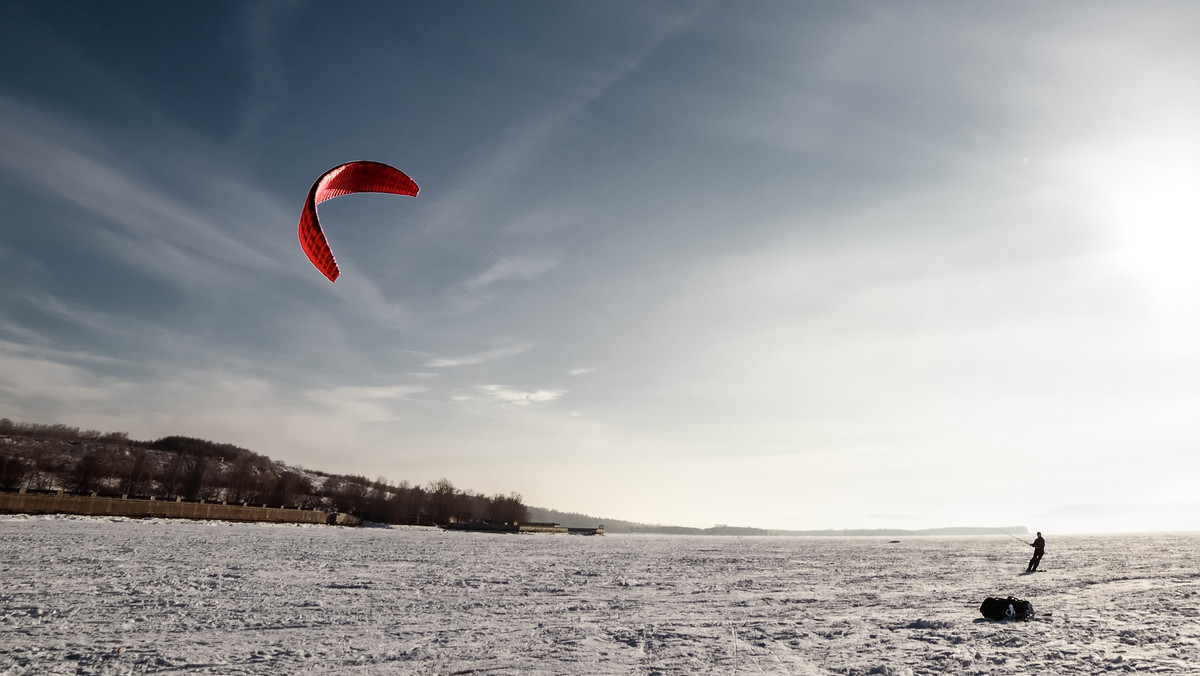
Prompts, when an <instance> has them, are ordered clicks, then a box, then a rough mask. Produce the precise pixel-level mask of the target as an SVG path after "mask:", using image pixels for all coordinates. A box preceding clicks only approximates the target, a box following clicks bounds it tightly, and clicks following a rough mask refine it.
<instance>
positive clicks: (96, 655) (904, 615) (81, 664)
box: [0, 516, 1200, 676]
mask: <svg viewBox="0 0 1200 676" xmlns="http://www.w3.org/2000/svg"><path fill="white" fill-rule="evenodd" d="M1047 539H1048V546H1047V553H1046V558H1045V559H1044V560H1043V561H1042V568H1043V572H1039V573H1037V574H1033V575H1020V574H1019V573H1020V572H1021V571H1022V570H1023V569H1024V566H1025V563H1026V561H1027V559H1028V557H1029V555H1030V551H1031V550H1030V548H1029V547H1026V546H1025V545H1023V544H1021V543H1019V542H1017V541H1016V540H1013V539H1012V538H1007V537H1003V536H1000V537H986V538H957V537H927V538H904V539H902V540H901V541H900V542H897V543H893V542H890V541H889V539H886V538H885V539H877V538H766V537H764V538H725V537H680V536H623V535H606V536H603V537H580V536H566V535H558V536H556V535H496V534H477V533H444V532H440V531H432V530H416V529H383V528H360V529H350V528H334V527H324V526H288V525H264V524H230V523H202V522H184V521H174V522H170V521H158V520H150V521H129V520H105V519H82V518H70V517H11V516H10V517H0V674H3V675H5V676H9V675H16V674H126V673H162V674H168V673H178V674H297V673H311V674H487V675H499V674H679V675H682V674H863V675H865V674H883V675H885V676H894V675H896V674H914V675H918V674H1106V673H1121V672H1138V673H1142V672H1147V673H1157V674H1195V673H1198V671H1200V565H1198V563H1197V554H1200V534H1196V533H1191V534H1179V535H1141V536H1136V535H1120V536H1102V537H1101V536H1063V537H1055V536H1054V534H1052V533H1047ZM1010 594H1011V595H1014V596H1018V597H1021V598H1025V599H1028V600H1030V601H1032V602H1033V604H1034V608H1035V610H1036V611H1037V612H1038V615H1037V616H1036V617H1035V618H1034V619H1033V620H1031V621H1029V622H1013V623H1009V622H991V621H987V620H984V619H982V617H981V615H980V614H979V610H978V609H979V604H980V602H981V601H982V600H983V598H984V597H986V596H1007V595H1010Z"/></svg>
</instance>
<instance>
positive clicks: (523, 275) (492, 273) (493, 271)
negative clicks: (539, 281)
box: [463, 258, 558, 291]
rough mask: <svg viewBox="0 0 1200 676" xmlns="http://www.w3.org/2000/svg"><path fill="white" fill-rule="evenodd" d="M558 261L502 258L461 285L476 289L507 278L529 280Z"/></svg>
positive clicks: (550, 268)
mask: <svg viewBox="0 0 1200 676" xmlns="http://www.w3.org/2000/svg"><path fill="white" fill-rule="evenodd" d="M557 265H558V263H557V262H555V261H550V260H522V259H519V258H518V259H507V258H506V259H504V260H502V261H497V262H496V263H495V264H494V265H492V267H490V268H488V269H487V270H485V271H484V272H482V273H480V274H479V275H476V276H475V277H472V278H471V279H468V280H467V281H465V282H463V287H465V288H466V289H469V290H471V291H478V290H479V289H482V288H484V287H486V286H490V285H492V284H495V283H496V282H501V281H504V280H507V279H521V280H530V279H536V278H537V277H540V276H541V275H543V274H544V273H546V272H547V271H548V270H552V269H553V268H554V267H555V266H557Z"/></svg>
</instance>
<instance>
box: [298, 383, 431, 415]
mask: <svg viewBox="0 0 1200 676" xmlns="http://www.w3.org/2000/svg"><path fill="white" fill-rule="evenodd" d="M426 390H427V388H425V387H423V386H419V385H389V386H378V387H363V386H346V387H334V388H329V389H323V390H310V391H308V392H306V393H305V395H304V396H305V397H306V398H308V399H309V401H312V402H313V403H315V404H317V405H319V406H320V407H321V408H322V410H323V411H324V412H325V413H328V414H330V415H333V416H336V417H339V418H343V419H349V420H356V421H360V422H382V421H387V420H394V419H396V418H398V417H400V414H399V413H398V411H397V410H396V409H395V408H393V406H391V405H394V404H396V403H397V402H398V401H399V400H401V399H404V398H405V397H408V396H411V395H414V394H420V393H421V392H425V391H426Z"/></svg>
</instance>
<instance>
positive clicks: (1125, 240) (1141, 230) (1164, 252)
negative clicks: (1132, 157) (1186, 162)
mask: <svg viewBox="0 0 1200 676" xmlns="http://www.w3.org/2000/svg"><path fill="white" fill-rule="evenodd" d="M1112 197H1113V207H1112V212H1111V213H1112V218H1113V226H1114V229H1115V235H1116V240H1117V241H1116V246H1117V248H1116V252H1115V253H1116V256H1117V261H1118V263H1119V264H1120V265H1121V266H1122V267H1123V268H1125V269H1127V270H1128V271H1129V273H1131V274H1133V275H1136V276H1137V277H1138V278H1139V279H1140V281H1141V282H1142V283H1143V284H1145V285H1146V287H1147V290H1148V291H1149V292H1150V293H1151V294H1152V295H1153V296H1154V299H1155V301H1156V302H1158V303H1162V304H1164V305H1166V306H1168V307H1169V308H1175V309H1182V308H1181V307H1180V306H1181V305H1183V306H1187V305H1190V304H1192V303H1193V302H1194V301H1195V300H1196V298H1197V291H1198V288H1197V287H1200V265H1198V264H1197V255H1198V254H1200V170H1198V169H1197V168H1196V167H1180V166H1174V167H1172V166H1166V165H1164V166H1156V167H1143V170H1142V171H1139V172H1136V173H1135V174H1132V175H1129V176H1127V177H1126V178H1125V180H1124V181H1123V182H1122V183H1121V184H1120V185H1118V186H1116V187H1115V191H1114V193H1113V195H1112Z"/></svg>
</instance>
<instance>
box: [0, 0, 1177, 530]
mask: <svg viewBox="0 0 1200 676" xmlns="http://www.w3.org/2000/svg"><path fill="white" fill-rule="evenodd" d="M1198 26H1200V5H1196V4H1194V3H1190V2H1182V1H1181V2H1150V3H1136V4H1129V3H1122V2H1086V3H1085V2H1064V3H1050V4H1047V3H1040V2H1019V1H1018V2H1005V3H967V4H963V3H956V2H949V1H947V2H907V3H871V2H844V3H825V2H802V1H795V2H793V1H787V2H772V1H766V0H764V1H761V2H753V3H740V2H739V3H732V2H665V1H664V2H655V3H645V2H640V1H636V2H635V1H620V0H617V1H609V2H604V3H562V2H550V1H544V2H543V1H538V0H533V1H529V2H521V3H485V2H459V1H455V0H447V1H442V2H390V1H389V2H383V1H378V2H376V1H371V0H364V1H361V2H355V3H346V4H342V5H337V6H336V7H333V8H331V6H329V5H327V4H319V3H316V2H302V1H298V2H287V1H283V0H279V1H271V2H221V1H210V0H204V1H203V2H201V1H192V0H180V1H178V2H170V3H162V2H150V1H145V2H142V1H127V2H120V3H103V4H100V3H89V2H64V1H61V0H44V1H42V0H39V1H38V2H21V1H19V2H8V3H3V6H2V7H0V62H3V63H4V64H5V65H6V67H5V68H3V69H2V70H0V417H7V418H10V419H12V420H16V421H24V422H38V423H63V424H67V425H70V426H78V427H82V428H85V429H97V430H102V431H122V432H126V433H128V434H129V436H130V437H131V438H134V439H145V440H150V439H155V438H158V437H161V436H167V435H185V436H193V437H199V438H203V439H210V440H213V441H218V442H222V443H232V444H235V445H238V446H242V447H245V448H249V449H251V450H253V451H256V452H258V453H262V454H265V455H268V456H270V457H271V458H273V459H275V460H279V461H282V462H285V463H287V464H290V465H295V466H300V467H304V468H308V469H313V470H320V471H325V472H333V473H345V474H356V475H362V476H366V477H369V478H376V477H383V478H386V479H388V480H390V481H393V482H399V481H408V482H409V483H411V484H425V483H428V482H430V481H434V480H437V479H440V478H447V479H449V480H450V481H451V482H452V483H453V484H454V485H455V486H457V487H458V488H460V489H464V490H472V491H479V492H482V493H485V494H489V495H490V494H495V493H503V494H508V493H512V492H516V493H520V494H521V495H522V496H523V498H524V500H525V502H526V503H527V504H531V505H535V506H539V507H547V508H552V509H558V510H562V511H570V512H580V513H584V514H590V515H595V516H599V517H605V518H611V519H625V520H631V521H640V522H645V523H660V524H672V525H684V526H700V527H706V526H711V525H713V524H717V523H721V524H729V525H739V526H756V527H762V528H777V529H822V528H927V527H941V526H958V525H970V526H1009V525H1024V526H1027V527H1028V528H1029V529H1030V530H1042V531H1045V532H1047V534H1048V535H1049V534H1050V533H1052V532H1104V531H1107V530H1172V529H1200V498H1198V497H1197V495H1196V488H1195V487H1196V486H1197V485H1200V453H1198V452H1197V451H1200V415H1196V412H1197V411H1200V266H1198V265H1197V264H1196V257H1197V252H1198V251H1200V228H1197V226H1198V225H1200V190H1197V189H1196V186H1197V184H1198V183H1200V42H1197V41H1196V40H1195V34H1196V29H1197V27H1198ZM351 160H374V161H378V162H384V163H387V164H391V165H392V166H395V167H397V168H399V169H401V170H402V171H404V172H406V173H407V174H408V175H409V176H411V177H412V178H413V179H414V180H415V181H416V182H417V184H418V185H419V186H420V188H421V191H420V194H419V195H418V196H416V197H398V196H393V195H377V194H370V195H351V196H347V197H342V198H339V199H335V200H332V201H329V202H326V203H324V204H322V205H321V207H320V209H319V211H320V216H321V222H322V225H323V227H324V230H325V233H326V235H327V237H328V238H329V241H330V245H331V247H332V249H333V252H334V254H335V256H336V257H337V260H338V263H339V265H340V266H341V269H342V276H341V277H340V278H339V279H338V280H337V282H336V283H333V284H331V283H330V282H329V281H328V280H326V279H325V277H323V276H322V275H321V274H320V273H319V272H318V271H317V270H316V269H315V268H314V267H313V266H312V265H311V264H310V263H309V262H308V260H307V259H306V258H305V256H304V254H303V252H302V251H301V249H300V246H299V243H298V241H297V237H296V227H297V222H298V220H299V215H300V211H301V207H302V206H303V202H304V198H305V196H306V194H307V192H308V189H309V186H310V185H311V184H312V182H313V181H314V180H315V179H316V178H317V177H318V176H320V175H321V174H322V173H323V172H324V171H325V170H327V169H329V168H330V167H333V166H335V165H337V164H340V163H343V162H347V161H351Z"/></svg>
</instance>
